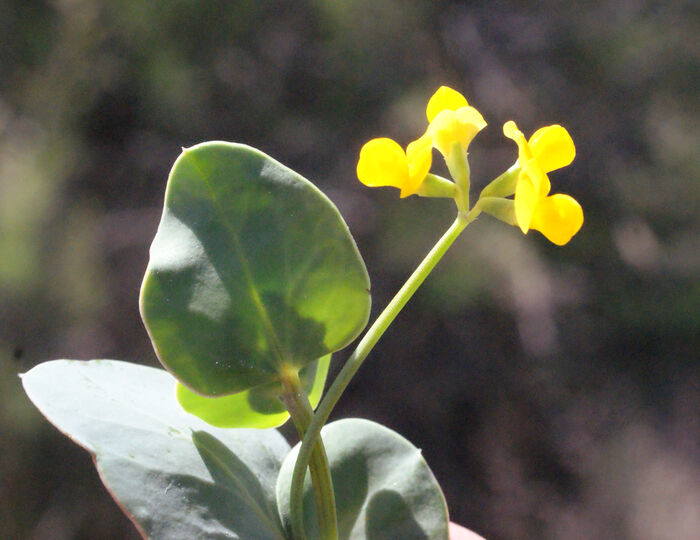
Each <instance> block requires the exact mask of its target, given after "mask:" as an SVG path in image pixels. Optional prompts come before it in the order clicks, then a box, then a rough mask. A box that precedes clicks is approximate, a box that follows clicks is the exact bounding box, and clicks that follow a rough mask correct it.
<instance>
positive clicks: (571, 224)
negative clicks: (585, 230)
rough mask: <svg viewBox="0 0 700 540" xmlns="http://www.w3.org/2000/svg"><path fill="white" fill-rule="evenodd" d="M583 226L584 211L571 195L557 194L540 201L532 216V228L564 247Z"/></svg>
mask: <svg viewBox="0 0 700 540" xmlns="http://www.w3.org/2000/svg"><path fill="white" fill-rule="evenodd" d="M516 209H517V203H516ZM581 225H583V209H582V208H581V205H580V204H579V203H578V202H577V201H576V200H575V199H574V198H573V197H570V196H569V195H564V194H562V193H556V194H554V195H551V196H550V197H547V198H545V199H542V200H540V201H539V202H538V203H537V207H536V208H535V211H534V212H533V214H532V221H531V222H530V227H531V228H532V229H535V230H537V231H540V232H541V233H542V234H543V235H545V236H546V237H547V239H548V240H549V241H550V242H552V243H554V244H556V245H558V246H563V245H564V244H566V243H567V242H568V241H569V240H571V238H572V237H573V236H574V235H575V234H576V233H577V232H578V231H579V229H580V228H581Z"/></svg>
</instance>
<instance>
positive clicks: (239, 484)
mask: <svg viewBox="0 0 700 540" xmlns="http://www.w3.org/2000/svg"><path fill="white" fill-rule="evenodd" d="M22 383H23V385H24V389H25V391H26V392H27V395H28V396H29V398H30V399H31V400H32V402H33V403H34V404H35V405H36V406H37V407H38V409H39V410H40V411H41V412H42V413H43V414H44V416H46V418H47V419H48V420H49V421H50V422H51V423H53V424H54V425H55V426H56V427H57V428H58V429H59V430H61V431H62V432H63V433H65V434H66V435H68V436H69V437H70V438H71V439H73V440H74V441H75V442H76V443H78V444H79V445H81V446H82V447H84V448H85V449H86V450H88V451H89V452H90V453H91V454H92V455H93V456H94V460H95V465H96V466H97V470H98V471H99V473H100V478H101V479H102V481H103V482H104V484H105V486H106V487H107V489H108V490H109V492H110V493H111V495H112V496H113V497H114V499H115V500H116V501H117V502H118V503H119V505H120V506H121V508H122V509H123V510H124V512H126V514H127V515H128V516H129V518H130V519H131V520H132V521H133V522H134V524H135V525H136V527H137V528H138V530H139V531H140V532H141V534H142V535H144V536H145V537H147V538H151V539H154V540H192V539H193V538H197V539H221V538H256V539H261V540H263V539H264V540H284V539H285V535H284V533H283V531H282V528H281V524H280V522H279V517H278V515H277V511H276V503H275V494H274V489H275V481H276V478H277V474H278V470H279V467H280V463H281V461H282V459H283V457H284V456H285V454H286V453H287V452H288V450H289V445H288V444H287V442H286V441H285V440H284V438H283V437H282V436H281V435H280V434H279V433H278V432H277V431H275V430H265V431H262V430H248V429H237V430H222V429H217V428H214V427H211V426H208V425H207V424H205V423H204V422H203V421H201V420H199V419H198V418H195V417H194V416H192V415H190V414H187V413H186V412H184V411H183V410H182V409H181V408H180V406H179V405H178V403H177V401H176V399H175V391H174V386H175V379H173V377H172V376H171V375H170V374H169V373H167V372H166V371H163V370H160V369H153V368H149V367H145V366H139V365H136V364H129V363H126V362H118V361H114V360H93V361H90V362H84V361H75V360H54V361H52V362H46V363H43V364H40V365H38V366H36V367H35V368H33V369H32V370H30V371H29V372H27V373H25V374H24V375H23V376H22Z"/></svg>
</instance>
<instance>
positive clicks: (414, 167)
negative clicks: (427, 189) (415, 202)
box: [401, 134, 433, 198]
mask: <svg viewBox="0 0 700 540" xmlns="http://www.w3.org/2000/svg"><path fill="white" fill-rule="evenodd" d="M406 160H407V161H408V176H409V179H410V181H409V183H408V184H407V185H406V186H405V188H402V189H401V197H402V198H403V197H408V196H409V195H413V194H414V193H416V192H417V191H418V189H419V188H420V186H421V184H422V183H423V180H424V179H425V177H426V175H427V174H428V172H429V171H430V166H431V165H432V163H433V145H432V141H431V139H430V137H429V136H428V135H427V134H426V135H423V136H422V137H421V138H419V139H417V140H415V141H413V142H412V143H410V144H409V145H408V146H407V147H406Z"/></svg>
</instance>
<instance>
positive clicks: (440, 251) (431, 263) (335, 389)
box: [290, 204, 481, 540]
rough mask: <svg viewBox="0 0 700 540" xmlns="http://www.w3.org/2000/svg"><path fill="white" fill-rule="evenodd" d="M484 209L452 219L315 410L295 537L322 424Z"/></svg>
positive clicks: (296, 502) (301, 469)
mask: <svg viewBox="0 0 700 540" xmlns="http://www.w3.org/2000/svg"><path fill="white" fill-rule="evenodd" d="M480 213H481V208H480V206H479V204H476V205H475V206H474V208H472V210H471V211H469V212H459V214H458V215H457V219H456V220H455V221H454V223H452V225H451V226H450V228H449V229H447V231H446V232H445V234H443V236H442V238H440V240H439V241H438V242H437V244H435V246H433V248H432V249H431V250H430V252H429V253H428V255H426V257H425V258H424V259H423V261H422V262H421V263H420V264H419V265H418V267H417V268H416V269H415V270H414V272H413V274H411V276H410V277H409V278H408V280H407V281H406V283H404V284H403V286H402V287H401V289H399V291H398V292H397V293H396V295H395V296H394V298H393V299H392V300H391V301H390V302H389V304H388V305H387V306H386V308H384V311H382V313H381V314H380V315H379V316H378V317H377V319H376V320H375V321H374V324H372V326H371V327H370V329H369V330H368V331H367V333H366V334H365V335H364V337H363V338H362V340H361V341H360V343H359V344H358V345H357V348H356V349H355V351H354V352H353V353H352V355H350V357H349V358H348V360H347V362H346V363H345V365H344V366H343V369H342V370H341V371H340V373H339V374H338V376H337V377H336V378H335V380H334V381H333V384H332V385H331V386H330V388H329V389H328V391H327V393H326V395H325V396H324V398H323V399H322V400H321V403H320V404H319V406H318V408H317V409H316V413H315V414H314V415H313V418H312V419H311V422H310V423H309V424H308V426H307V427H306V434H305V435H304V437H303V440H302V444H301V448H300V449H299V454H298V455H297V460H296V463H295V465H294V472H293V475H292V485H291V495H290V512H291V522H292V534H293V536H294V538H295V540H300V539H303V538H304V537H305V536H304V518H303V498H302V495H303V483H304V476H305V472H306V467H307V466H308V465H309V462H310V461H311V460H312V459H313V457H312V456H313V451H314V448H315V446H316V442H317V441H319V440H320V433H321V428H322V427H323V425H324V424H325V423H326V421H327V420H328V417H329V416H330V414H331V411H332V410H333V408H334V407H335V405H336V403H338V400H339V399H340V396H341V395H342V394H343V392H344V391H345V389H346V388H347V386H348V384H349V383H350V381H351V380H352V378H353V376H354V375H355V373H357V370H358V369H360V366H362V363H363V362H364V361H365V359H366V358H367V356H368V355H369V353H370V352H371V351H372V349H373V348H374V346H375V345H376V344H377V342H378V341H379V339H380V338H381V337H382V335H384V332H386V330H387V328H388V327H389V325H390V324H391V323H392V322H393V321H394V319H395V318H396V316H397V315H398V314H399V313H400V312H401V310H402V309H403V307H404V306H405V305H406V303H407V302H408V301H409V300H410V299H411V297H412V296H413V294H414V293H415V292H416V290H418V287H420V286H421V284H422V283H423V282H424V281H425V279H426V278H427V277H428V275H429V274H430V272H431V271H432V270H433V268H435V265H436V264H437V263H438V262H439V261H440V259H442V257H443V255H445V253H446V252H447V250H448V249H449V247H450V246H451V245H452V244H453V243H454V241H455V240H456V239H457V237H458V236H459V235H460V234H461V233H462V231H463V230H464V229H465V228H466V227H467V225H469V224H470V223H471V222H472V221H474V220H475V219H476V218H477V217H478V215H479V214H480Z"/></svg>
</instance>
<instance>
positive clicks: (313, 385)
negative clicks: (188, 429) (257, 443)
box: [177, 354, 331, 429]
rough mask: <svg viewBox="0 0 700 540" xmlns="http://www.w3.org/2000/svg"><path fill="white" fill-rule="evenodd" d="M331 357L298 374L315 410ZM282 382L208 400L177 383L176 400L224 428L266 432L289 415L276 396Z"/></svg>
mask: <svg viewBox="0 0 700 540" xmlns="http://www.w3.org/2000/svg"><path fill="white" fill-rule="evenodd" d="M330 361H331V355H330V354H328V355H326V356H324V357H323V358H321V359H320V360H318V361H317V362H314V363H312V364H309V365H307V366H306V367H304V368H302V370H301V371H300V372H299V377H300V378H301V381H302V384H303V385H304V390H305V391H306V393H307V394H308V396H309V401H310V402H311V406H312V407H313V408H314V409H315V408H316V406H317V405H318V402H319V401H320V400H321V394H322V393H323V387H324V386H325V383H326V375H327V374H328V366H329V365H330ZM280 393H281V388H280V384H279V383H268V384H265V385H262V386H256V387H255V388H251V389H250V390H245V391H243V392H239V393H238V394H232V395H230V396H223V397H205V396H200V395H199V394H195V393H194V392H193V391H192V390H190V389H189V388H187V387H186V386H183V385H182V384H180V383H177V400H178V401H179V402H180V405H181V406H182V408H183V409H185V410H186V411H187V412H189V413H191V414H194V415H195V416H198V417H199V418H201V419H202V420H204V421H205V422H207V423H208V424H211V425H212V426H216V427H221V428H257V429H267V428H274V427H278V426H281V425H282V424H284V423H285V422H286V421H287V420H288V419H289V413H288V412H287V410H286V409H285V408H284V405H282V402H281V401H280V400H279V398H278V397H277V396H279V395H280Z"/></svg>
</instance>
